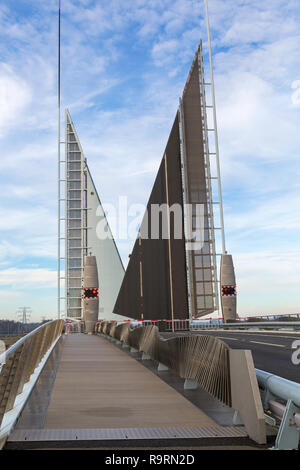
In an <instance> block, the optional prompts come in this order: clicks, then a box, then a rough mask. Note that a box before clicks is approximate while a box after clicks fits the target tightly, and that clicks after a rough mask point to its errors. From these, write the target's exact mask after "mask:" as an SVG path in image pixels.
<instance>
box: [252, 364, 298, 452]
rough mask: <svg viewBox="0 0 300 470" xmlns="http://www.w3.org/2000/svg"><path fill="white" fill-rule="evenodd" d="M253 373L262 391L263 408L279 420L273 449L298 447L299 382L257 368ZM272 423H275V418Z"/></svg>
mask: <svg viewBox="0 0 300 470" xmlns="http://www.w3.org/2000/svg"><path fill="white" fill-rule="evenodd" d="M255 373H256V377H257V381H258V384H259V386H260V388H261V389H262V391H263V393H262V401H263V406H264V409H265V410H266V411H267V412H268V413H270V415H271V416H274V417H275V418H276V420H279V421H280V426H279V430H278V433H277V437H276V441H275V446H274V447H273V449H278V450H290V449H298V448H299V439H300V384H298V383H296V382H291V381H290V380H287V379H284V378H282V377H278V376H277V375H274V374H270V373H269V372H265V371H263V370H259V369H255ZM273 424H275V419H274V423H273Z"/></svg>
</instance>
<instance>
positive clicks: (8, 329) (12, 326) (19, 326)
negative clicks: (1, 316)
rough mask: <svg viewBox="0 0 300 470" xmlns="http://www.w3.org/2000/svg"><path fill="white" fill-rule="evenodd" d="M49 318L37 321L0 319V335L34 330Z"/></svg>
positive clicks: (18, 333) (19, 333)
mask: <svg viewBox="0 0 300 470" xmlns="http://www.w3.org/2000/svg"><path fill="white" fill-rule="evenodd" d="M48 321H50V320H43V321H42V322H38V323H25V324H24V323H22V322H19V321H14V320H0V336H1V335H23V334H25V333H29V332H30V331H32V330H34V329H35V328H37V327H38V326H40V325H42V324H43V323H46V322H48Z"/></svg>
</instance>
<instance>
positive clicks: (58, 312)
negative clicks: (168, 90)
mask: <svg viewBox="0 0 300 470" xmlns="http://www.w3.org/2000/svg"><path fill="white" fill-rule="evenodd" d="M57 78H58V81H57V110H58V128H57V160H58V161H57V178H58V201H57V203H58V213H57V217H58V238H57V317H58V318H60V279H61V276H60V259H61V258H60V240H61V233H60V219H61V214H60V199H61V197H60V196H61V192H60V0H58V77H57Z"/></svg>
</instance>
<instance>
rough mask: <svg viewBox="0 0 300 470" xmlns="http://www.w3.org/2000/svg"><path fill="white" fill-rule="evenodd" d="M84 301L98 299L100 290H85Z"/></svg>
mask: <svg viewBox="0 0 300 470" xmlns="http://www.w3.org/2000/svg"><path fill="white" fill-rule="evenodd" d="M83 298H84V299H98V298H99V289H98V288H92V289H91V288H89V289H84V290H83Z"/></svg>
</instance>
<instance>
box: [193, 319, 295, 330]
mask: <svg viewBox="0 0 300 470" xmlns="http://www.w3.org/2000/svg"><path fill="white" fill-rule="evenodd" d="M190 329H191V331H200V330H229V329H230V330H232V329H233V330H250V329H255V330H257V329H259V330H273V331H276V330H282V329H284V330H287V329H291V330H293V331H300V322H299V321H288V322H284V321H277V322H276V321H273V322H271V321H267V322H262V321H260V322H235V323H220V324H213V323H210V324H209V323H207V324H204V323H202V324H200V323H199V324H197V323H195V322H191V326H190Z"/></svg>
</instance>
